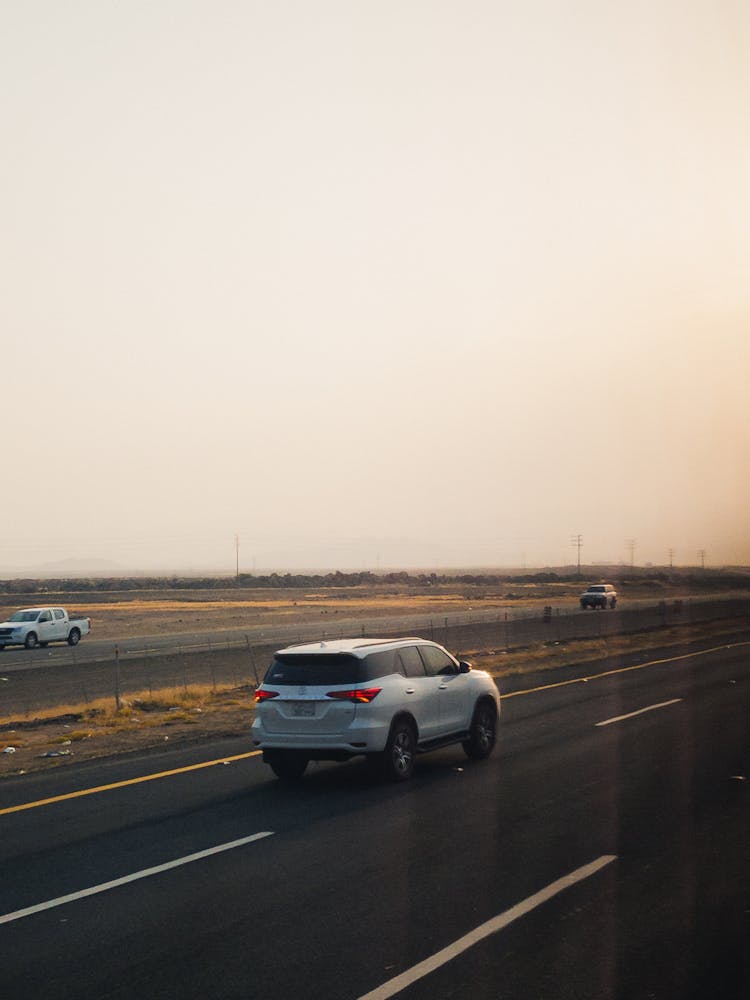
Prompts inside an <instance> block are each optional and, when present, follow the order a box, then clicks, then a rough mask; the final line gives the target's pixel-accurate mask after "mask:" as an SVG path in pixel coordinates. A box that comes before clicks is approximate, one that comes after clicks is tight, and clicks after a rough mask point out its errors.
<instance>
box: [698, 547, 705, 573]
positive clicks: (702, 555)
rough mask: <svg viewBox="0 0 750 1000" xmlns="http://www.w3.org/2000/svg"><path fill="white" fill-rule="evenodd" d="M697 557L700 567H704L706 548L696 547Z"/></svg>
mask: <svg viewBox="0 0 750 1000" xmlns="http://www.w3.org/2000/svg"><path fill="white" fill-rule="evenodd" d="M698 558H699V559H700V561H701V569H705V568H706V550H705V549H698Z"/></svg>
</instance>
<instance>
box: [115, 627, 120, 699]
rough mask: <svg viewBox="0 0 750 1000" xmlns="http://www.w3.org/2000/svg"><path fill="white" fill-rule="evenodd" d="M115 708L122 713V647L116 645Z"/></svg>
mask: <svg viewBox="0 0 750 1000" xmlns="http://www.w3.org/2000/svg"><path fill="white" fill-rule="evenodd" d="M115 708H116V709H117V711H118V712H119V711H120V647H119V646H118V645H117V644H115Z"/></svg>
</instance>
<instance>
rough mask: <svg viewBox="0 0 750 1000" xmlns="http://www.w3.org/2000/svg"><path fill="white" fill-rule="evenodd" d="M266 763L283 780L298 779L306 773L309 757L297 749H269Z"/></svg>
mask: <svg viewBox="0 0 750 1000" xmlns="http://www.w3.org/2000/svg"><path fill="white" fill-rule="evenodd" d="M265 759H266V763H267V764H270V766H271V770H272V771H273V773H274V774H275V775H276V777H277V778H281V780H282V781H297V780H298V779H299V778H301V777H302V775H303V774H304V773H305V768H306V767H307V762H308V758H307V757H305V755H304V754H302V753H298V752H297V751H296V750H267V751H266V755H265Z"/></svg>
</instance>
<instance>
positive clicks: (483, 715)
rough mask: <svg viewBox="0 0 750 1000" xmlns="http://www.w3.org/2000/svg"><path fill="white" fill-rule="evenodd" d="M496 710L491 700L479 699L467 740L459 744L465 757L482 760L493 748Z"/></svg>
mask: <svg viewBox="0 0 750 1000" xmlns="http://www.w3.org/2000/svg"><path fill="white" fill-rule="evenodd" d="M496 739H497V711H496V709H495V706H494V705H493V704H492V702H491V701H480V702H479V704H478V705H477V707H476V708H475V709H474V718H473V719H472V720H471V729H470V730H469V738H468V740H464V742H463V743H462V744H461V745H462V746H463V748H464V752H465V754H466V756H467V757H471V758H472V759H473V760H484V759H485V757H489V755H490V754H491V753H492V751H493V750H494V748H495V740H496Z"/></svg>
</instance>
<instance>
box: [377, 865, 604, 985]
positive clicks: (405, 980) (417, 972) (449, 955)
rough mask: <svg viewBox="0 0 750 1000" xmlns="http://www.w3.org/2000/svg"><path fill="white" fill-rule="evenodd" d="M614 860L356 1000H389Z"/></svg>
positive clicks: (567, 880)
mask: <svg viewBox="0 0 750 1000" xmlns="http://www.w3.org/2000/svg"><path fill="white" fill-rule="evenodd" d="M616 860H617V855H616V854H603V855H602V856H601V857H600V858H597V860H596V861H592V862H591V864H588V865H583V867H582V868H576V870H575V871H573V872H571V873H570V874H569V875H564V876H563V877H562V878H559V879H557V881H556V882H552V883H551V884H550V885H548V886H547V888H546V889H542V890H540V891H539V892H536V893H534V895H533V896H529V897H528V899H524V900H523V901H522V902H520V903H516V905H515V906H512V907H511V908H510V909H509V910H506V911H505V912H504V913H501V914H499V915H498V916H497V917H493V918H492V920H488V921H487V922H486V923H484V924H480V925H479V927H475V928H474V930H473V931H469V933H468V934H465V935H464V936H463V937H460V938H458V940H457V941H454V942H453V944H449V945H448V946H447V947H446V948H443V949H442V951H438V952H436V953H435V954H434V955H432V956H431V957H430V958H426V959H425V960H424V961H423V962H419V963H418V964H417V965H414V966H412V968H411V969H407V970H406V972H402V973H401V974H400V975H398V976H394V978H393V979H389V980H388V982H387V983H383V985H382V986H378V987H377V989H374V990H371V991H370V993H365V994H364V995H363V996H361V997H360V998H359V1000H389V998H390V997H392V996H395V995H396V994H397V993H400V992H401V990H405V989H406V987H407V986H411V984H412V983H414V982H416V981H417V980H418V979H423V978H424V977H425V976H427V975H429V973H431V972H434V971H435V969H439V968H440V966H441V965H445V964H446V963H447V962H450V961H451V960H452V959H454V958H456V957H457V956H458V955H460V954H461V953H462V952H464V951H467V950H468V949H469V948H472V947H473V946H474V945H475V944H478V943H479V942H480V941H483V940H484V939H485V938H486V937H489V936H490V935H491V934H496V933H497V932H498V931H501V930H502V929H503V928H504V927H507V926H508V924H511V923H513V921H514V920H518V918H519V917H523V916H525V915H526V914H527V913H530V912H531V910H534V909H536V908H537V907H538V906H541V905H542V903H546V902H547V901H548V900H550V899H552V897H553V896H556V895H557V894H558V893H560V892H563V891H564V890H565V889H569V888H570V887H571V886H572V885H575V884H576V883H577V882H582V881H583V880H584V879H587V878H590V876H592V875H594V874H596V872H598V871H599V870H600V869H601V868H604V867H605V866H606V865H608V864H610V862H612V861H616Z"/></svg>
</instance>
